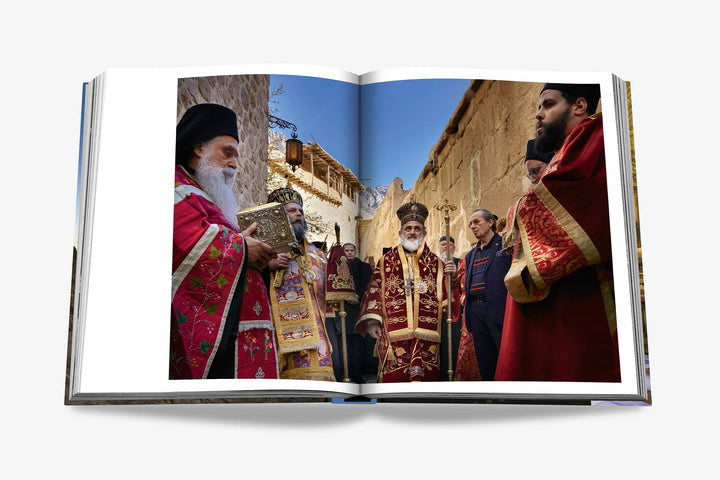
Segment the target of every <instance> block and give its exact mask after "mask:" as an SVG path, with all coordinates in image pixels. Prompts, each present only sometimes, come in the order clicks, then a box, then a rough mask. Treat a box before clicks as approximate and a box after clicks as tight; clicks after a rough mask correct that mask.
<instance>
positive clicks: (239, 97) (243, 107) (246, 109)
mask: <svg viewBox="0 0 720 480" xmlns="http://www.w3.org/2000/svg"><path fill="white" fill-rule="evenodd" d="M269 85H270V76H269V75H224V76H215V77H198V78H181V79H179V80H178V105H177V120H178V121H180V118H181V117H182V115H183V114H184V113H185V111H186V110H187V109H188V108H189V107H191V106H193V105H195V104H198V103H217V104H220V105H224V106H226V107H228V108H230V109H232V110H234V111H235V113H236V114H237V116H238V136H239V137H240V138H239V144H240V165H239V168H238V172H240V173H239V174H238V175H237V177H236V178H235V184H234V185H233V191H234V192H235V196H236V198H237V199H238V205H239V207H240V209H244V208H248V207H252V206H255V205H259V204H261V203H265V201H266V200H267V194H266V193H265V183H266V181H267V175H268V169H267V162H268V141H267V131H268V88H269Z"/></svg>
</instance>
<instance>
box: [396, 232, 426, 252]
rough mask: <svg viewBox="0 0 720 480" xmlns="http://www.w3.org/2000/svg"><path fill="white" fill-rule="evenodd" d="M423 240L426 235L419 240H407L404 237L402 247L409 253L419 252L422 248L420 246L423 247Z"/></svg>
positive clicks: (401, 238)
mask: <svg viewBox="0 0 720 480" xmlns="http://www.w3.org/2000/svg"><path fill="white" fill-rule="evenodd" d="M423 240H425V235H423V236H422V237H420V238H418V239H417V240H407V239H406V238H405V237H403V236H402V235H401V236H400V245H402V247H403V248H404V249H405V250H407V251H408V252H417V251H418V249H419V248H420V245H422V243H423Z"/></svg>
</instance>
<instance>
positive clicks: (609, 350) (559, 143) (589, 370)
mask: <svg viewBox="0 0 720 480" xmlns="http://www.w3.org/2000/svg"><path fill="white" fill-rule="evenodd" d="M599 98H600V87H599V85H582V84H580V85H578V84H546V85H545V87H544V88H543V90H542V92H541V94H540V101H539V108H538V112H537V114H536V120H537V130H536V140H537V141H536V145H535V147H536V148H537V149H538V150H540V151H545V152H552V151H557V153H556V154H555V156H554V157H553V159H552V161H551V162H550V164H549V165H548V167H547V169H546V170H545V171H544V172H543V174H542V177H541V179H540V181H539V182H538V183H537V184H536V185H534V186H533V187H532V188H531V189H530V190H529V191H528V192H527V193H526V194H525V195H524V196H523V197H522V198H521V199H520V200H519V201H518V202H517V203H516V204H515V205H513V206H512V207H511V209H510V212H509V213H508V225H509V226H510V227H511V231H512V232H513V233H514V234H513V235H508V236H506V240H509V241H508V242H507V246H512V247H514V256H513V262H512V265H511V267H510V271H509V272H508V274H507V276H506V277H505V283H506V285H507V288H508V294H509V295H508V298H507V306H506V314H505V327H504V330H503V338H502V344H501V347H500V356H499V359H498V366H497V371H496V374H495V380H521V381H568V382H619V381H620V370H619V360H618V346H617V331H616V330H617V329H616V325H617V324H616V318H615V306H614V294H613V282H612V255H611V244H610V223H609V210H608V192H607V178H606V169H605V150H604V137H603V123H602V116H601V115H600V114H595V110H596V108H597V104H598V102H599Z"/></svg>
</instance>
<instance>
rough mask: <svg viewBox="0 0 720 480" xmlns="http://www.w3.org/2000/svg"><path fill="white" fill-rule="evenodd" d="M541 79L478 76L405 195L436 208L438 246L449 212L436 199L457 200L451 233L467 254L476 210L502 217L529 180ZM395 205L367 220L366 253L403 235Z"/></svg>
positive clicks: (432, 230) (432, 233)
mask: <svg viewBox="0 0 720 480" xmlns="http://www.w3.org/2000/svg"><path fill="white" fill-rule="evenodd" d="M542 85H543V84H541V83H526V82H505V81H490V80H475V81H473V82H471V84H470V87H469V88H468V90H467V91H466V92H465V94H464V96H463V98H462V100H461V101H460V103H459V104H458V106H457V108H456V110H455V112H454V113H453V115H452V117H451V118H450V119H448V123H447V126H446V128H445V130H444V132H443V134H442V135H441V137H440V138H439V139H438V141H437V143H436V144H435V146H434V147H433V149H432V151H431V152H428V163H427V164H426V166H425V168H424V170H423V171H422V173H421V174H420V176H419V178H418V179H417V180H416V181H415V184H414V185H413V186H412V188H411V189H410V192H409V193H407V194H406V195H405V196H403V201H417V202H421V203H423V204H425V205H426V206H427V207H428V210H430V215H429V217H428V220H427V222H426V227H427V230H428V237H427V239H426V241H427V244H428V245H429V246H430V248H431V249H432V250H433V251H437V244H438V238H439V237H440V236H441V235H444V234H445V220H444V212H441V211H439V210H437V209H436V208H435V206H436V205H438V204H444V203H450V204H453V205H455V207H456V210H455V211H453V212H451V213H450V219H451V220H450V235H451V236H452V237H454V238H455V244H456V252H455V253H456V256H461V255H464V254H465V253H466V252H467V251H468V250H469V249H470V248H471V246H472V245H473V244H474V243H475V242H476V240H475V237H474V236H473V234H472V232H471V231H470V229H469V228H468V227H467V224H468V219H469V217H470V213H471V212H472V211H473V210H474V209H476V208H486V209H488V210H490V211H491V212H493V213H495V214H496V215H497V216H498V217H500V219H501V222H500V225H503V224H504V223H505V217H506V214H507V210H508V208H509V207H510V206H511V205H512V204H513V203H514V202H515V201H516V200H517V199H518V198H519V197H520V196H521V195H522V194H523V192H525V191H526V190H527V188H529V187H530V182H529V180H528V179H527V178H526V177H525V174H526V173H527V172H526V170H525V162H524V160H525V148H526V145H527V141H528V140H529V139H531V138H533V136H534V126H535V118H534V117H535V112H536V110H537V103H538V96H539V94H540V90H541V88H542ZM396 181H397V180H396ZM394 183H395V182H394ZM388 196H390V192H388ZM386 200H387V198H386ZM385 203H386V202H383V205H382V208H386V210H390V209H394V210H396V209H397V206H396V205H395V203H396V199H395V198H393V200H392V201H391V202H390V203H392V206H391V205H390V203H388V205H385ZM401 203H402V202H401ZM398 206H399V205H398ZM394 210H393V211H392V212H389V211H385V212H383V213H382V214H380V213H381V212H380V210H379V211H378V214H376V215H375V217H374V218H373V219H372V221H371V222H370V224H369V225H367V226H366V227H364V228H366V229H367V231H368V232H371V233H370V234H369V235H366V236H367V237H368V238H367V240H366V239H365V238H363V241H362V242H361V243H362V247H361V255H362V256H363V257H364V256H367V255H372V256H375V259H376V260H377V259H378V258H379V252H381V251H382V246H394V245H396V244H397V243H398V241H397V232H398V230H399V226H400V224H399V221H398V219H397V217H396V216H394ZM390 213H392V215H390ZM370 237H371V238H370ZM361 258H362V257H361Z"/></svg>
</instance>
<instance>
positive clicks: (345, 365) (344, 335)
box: [335, 223, 350, 383]
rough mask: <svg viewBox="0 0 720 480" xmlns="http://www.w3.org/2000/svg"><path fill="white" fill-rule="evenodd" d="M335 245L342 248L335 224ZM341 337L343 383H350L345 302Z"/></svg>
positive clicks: (341, 318)
mask: <svg viewBox="0 0 720 480" xmlns="http://www.w3.org/2000/svg"><path fill="white" fill-rule="evenodd" d="M335 240H336V241H335V245H338V246H340V225H338V224H337V223H336V224H335ZM339 315H340V335H341V336H342V351H343V373H344V376H343V382H345V383H350V376H349V375H348V354H347V332H346V328H345V317H347V312H346V311H345V300H340V311H339Z"/></svg>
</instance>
